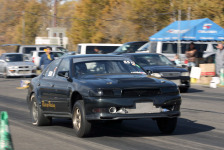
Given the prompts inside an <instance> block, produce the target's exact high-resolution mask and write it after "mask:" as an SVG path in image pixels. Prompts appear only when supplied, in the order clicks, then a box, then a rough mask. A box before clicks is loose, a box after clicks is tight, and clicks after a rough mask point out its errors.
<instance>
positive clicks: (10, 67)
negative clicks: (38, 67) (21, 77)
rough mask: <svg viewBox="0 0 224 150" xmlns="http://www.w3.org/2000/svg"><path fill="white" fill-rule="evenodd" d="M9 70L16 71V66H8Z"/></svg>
mask: <svg viewBox="0 0 224 150" xmlns="http://www.w3.org/2000/svg"><path fill="white" fill-rule="evenodd" d="M8 68H9V69H18V66H9V67H8Z"/></svg>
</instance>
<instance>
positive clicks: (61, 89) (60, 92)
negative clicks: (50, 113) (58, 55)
mask: <svg viewBox="0 0 224 150" xmlns="http://www.w3.org/2000/svg"><path fill="white" fill-rule="evenodd" d="M59 71H66V72H67V75H68V76H69V71H70V59H69V58H64V59H62V61H61V63H60V65H59V67H58V69H57V72H59ZM55 79H56V81H55V82H54V88H55V92H54V97H55V101H56V103H57V104H58V106H57V111H58V112H65V113H66V112H69V102H70V92H71V87H70V86H69V85H70V84H71V82H70V81H68V79H67V78H65V77H61V76H59V75H58V74H56V77H55Z"/></svg>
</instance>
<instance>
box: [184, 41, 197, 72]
mask: <svg viewBox="0 0 224 150" xmlns="http://www.w3.org/2000/svg"><path fill="white" fill-rule="evenodd" d="M196 52H197V50H196V48H195V46H194V43H193V42H191V44H190V49H188V50H186V52H185V55H186V57H187V60H188V64H187V65H188V67H190V68H191V67H195V55H196Z"/></svg>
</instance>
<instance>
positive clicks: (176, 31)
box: [149, 18, 224, 41]
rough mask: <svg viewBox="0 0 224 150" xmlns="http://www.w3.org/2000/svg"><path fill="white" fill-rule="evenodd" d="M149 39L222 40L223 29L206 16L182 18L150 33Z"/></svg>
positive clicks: (223, 36)
mask: <svg viewBox="0 0 224 150" xmlns="http://www.w3.org/2000/svg"><path fill="white" fill-rule="evenodd" d="M178 24H179V25H178ZM178 37H179V39H178ZM149 40H150V41H178V40H180V41H224V29H223V28H222V27H220V26H219V25H217V24H216V23H214V22H213V21H211V20H210V19H208V18H204V19H197V20H184V21H180V22H179V21H175V22H173V23H171V24H170V25H168V26H167V27H165V28H164V29H162V30H160V31H159V32H157V33H156V34H154V35H152V36H151V37H150V38H149Z"/></svg>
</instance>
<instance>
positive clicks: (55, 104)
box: [27, 54, 181, 137]
mask: <svg viewBox="0 0 224 150" xmlns="http://www.w3.org/2000/svg"><path fill="white" fill-rule="evenodd" d="M27 103H28V107H29V110H30V112H31V113H30V114H31V117H32V124H33V125H37V126H41V125H49V124H50V123H51V119H52V117H64V118H71V119H72V123H73V128H74V131H75V133H76V135H77V136H78V137H83V136H87V135H88V134H89V133H90V131H91V126H92V125H93V124H94V123H95V122H96V121H102V120H110V121H117V120H118V121H120V120H126V119H140V118H152V119H154V120H156V121H157V125H158V127H159V129H160V131H161V132H163V133H172V132H173V131H174V130H175V127H176V123H177V117H178V116H180V104H181V96H180V93H179V90H178V87H177V85H176V84H175V83H173V82H171V81H169V80H166V79H158V78H155V77H152V76H148V75H147V74H146V73H145V72H144V70H142V69H141V68H140V67H139V66H138V65H136V64H135V63H134V62H133V61H132V60H130V59H129V58H125V57H122V56H118V55H109V54H108V55H102V54H95V55H74V56H68V57H62V58H59V59H57V60H54V61H53V62H52V63H51V64H50V65H49V66H48V68H46V69H45V70H44V71H43V72H42V73H41V74H40V75H39V76H38V77H36V78H33V79H32V80H31V83H30V86H29V88H28V95H27Z"/></svg>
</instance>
